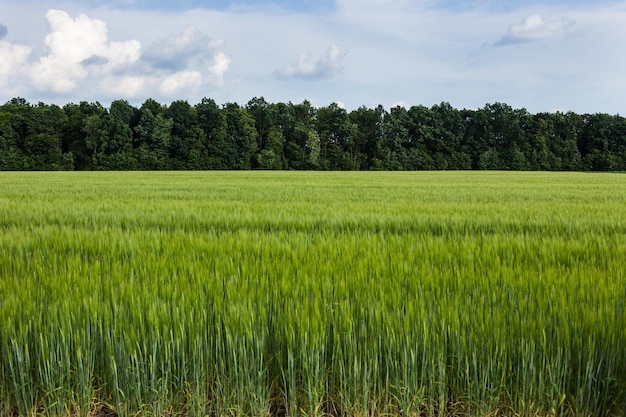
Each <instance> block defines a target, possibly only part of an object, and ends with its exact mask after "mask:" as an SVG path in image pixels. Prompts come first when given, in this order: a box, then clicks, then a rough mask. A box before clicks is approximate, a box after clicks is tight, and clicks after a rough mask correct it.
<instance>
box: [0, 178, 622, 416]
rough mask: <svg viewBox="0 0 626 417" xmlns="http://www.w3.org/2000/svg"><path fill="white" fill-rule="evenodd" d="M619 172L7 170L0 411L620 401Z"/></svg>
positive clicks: (408, 411) (414, 409) (604, 404)
mask: <svg viewBox="0 0 626 417" xmlns="http://www.w3.org/2000/svg"><path fill="white" fill-rule="evenodd" d="M625 301H626V176H624V175H623V174H588V173H504V172H418V173H407V172H404V173H389V172H387V173H376V172H351V173H337V172H334V173H324V172H306V173H303V172H264V171H259V172H135V173H121V172H108V173H103V172H89V173H87V172H48V173H23V172H20V173H17V172H13V173H10V172H9V173H7V172H5V173H0V358H1V363H0V416H3V417H9V416H32V415H44V416H105V415H108V416H110V415H118V416H175V415H180V416H215V417H217V416H220V417H221V416H233V417H238V416H267V417H269V416H277V417H292V416H303V417H304V416H306V417H316V416H317V417H319V416H346V417H347V416H363V417H365V416H407V417H408V416H415V417H418V416H419V417H422V416H424V417H426V416H454V415H459V416H623V415H625V414H626V309H625V305H624V304H625Z"/></svg>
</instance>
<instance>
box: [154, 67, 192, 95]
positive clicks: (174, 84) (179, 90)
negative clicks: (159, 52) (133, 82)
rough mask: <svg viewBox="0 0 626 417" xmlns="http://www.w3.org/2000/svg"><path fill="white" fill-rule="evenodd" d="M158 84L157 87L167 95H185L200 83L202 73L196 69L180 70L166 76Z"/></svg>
mask: <svg viewBox="0 0 626 417" xmlns="http://www.w3.org/2000/svg"><path fill="white" fill-rule="evenodd" d="M159 84H160V86H159V89H160V90H161V92H162V93H163V94H165V95H167V96H170V97H177V96H178V95H186V94H189V93H191V92H193V91H195V90H197V89H198V88H199V87H200V86H201V85H202V74H200V73H199V72H198V71H181V72H177V73H175V74H172V75H168V76H166V77H165V78H163V80H161V81H160V82H159Z"/></svg>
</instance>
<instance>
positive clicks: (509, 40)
mask: <svg viewBox="0 0 626 417" xmlns="http://www.w3.org/2000/svg"><path fill="white" fill-rule="evenodd" d="M574 23H575V22H574V21H573V20H571V19H569V18H567V17H563V18H561V19H559V20H552V21H548V20H545V19H544V18H543V17H541V15H538V14H532V15H529V16H526V17H525V18H524V19H522V21H521V23H520V24H517V25H512V26H510V27H509V31H508V33H507V34H506V35H505V36H504V37H502V39H500V40H499V41H498V42H496V45H497V46H503V45H509V44H513V43H520V42H531V41H537V40H544V39H550V38H558V37H561V36H564V35H566V34H568V33H570V32H571V29H572V27H573V26H574Z"/></svg>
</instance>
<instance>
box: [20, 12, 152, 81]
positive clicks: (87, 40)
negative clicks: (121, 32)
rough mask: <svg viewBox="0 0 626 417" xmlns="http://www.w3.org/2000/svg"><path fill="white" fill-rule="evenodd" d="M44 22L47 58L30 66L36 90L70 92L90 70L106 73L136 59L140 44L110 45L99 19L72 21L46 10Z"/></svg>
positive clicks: (65, 16) (104, 27) (121, 43)
mask: <svg viewBox="0 0 626 417" xmlns="http://www.w3.org/2000/svg"><path fill="white" fill-rule="evenodd" d="M46 19H47V21H48V25H49V26H50V33H49V34H48V35H47V36H46V37H45V39H44V45H45V48H46V52H47V55H46V56H43V57H41V58H40V59H39V61H38V62H36V63H35V64H33V65H32V67H31V77H32V83H33V85H34V86H35V87H36V88H38V89H40V90H49V91H53V92H58V93H67V92H71V91H73V90H75V89H76V88H77V87H78V86H79V85H80V83H81V81H83V80H84V79H85V78H86V77H87V76H88V75H89V70H90V69H91V70H92V71H99V72H103V73H108V72H111V71H113V70H117V69H120V68H124V67H127V66H129V65H131V64H133V63H134V62H136V61H137V60H138V59H139V52H140V48H141V45H140V43H139V42H138V41H136V40H131V41H126V42H110V41H109V40H108V34H107V26H106V24H105V23H104V22H103V21H101V20H98V19H91V18H89V17H87V16H86V15H83V14H81V15H79V16H78V17H76V18H72V17H70V16H69V15H68V14H67V13H66V12H64V11H62V10H48V12H47V13H46Z"/></svg>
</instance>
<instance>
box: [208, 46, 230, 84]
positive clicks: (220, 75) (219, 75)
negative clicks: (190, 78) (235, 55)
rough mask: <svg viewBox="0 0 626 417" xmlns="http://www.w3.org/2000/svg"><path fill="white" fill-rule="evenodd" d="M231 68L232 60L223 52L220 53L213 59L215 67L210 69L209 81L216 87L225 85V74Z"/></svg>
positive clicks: (212, 66)
mask: <svg viewBox="0 0 626 417" xmlns="http://www.w3.org/2000/svg"><path fill="white" fill-rule="evenodd" d="M229 66H230V58H229V57H228V56H226V54H225V53H223V52H218V53H217V54H215V56H214V57H213V65H211V66H210V67H209V79H210V80H211V82H212V83H213V84H215V85H216V86H222V85H224V74H225V73H226V71H228V67H229Z"/></svg>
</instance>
